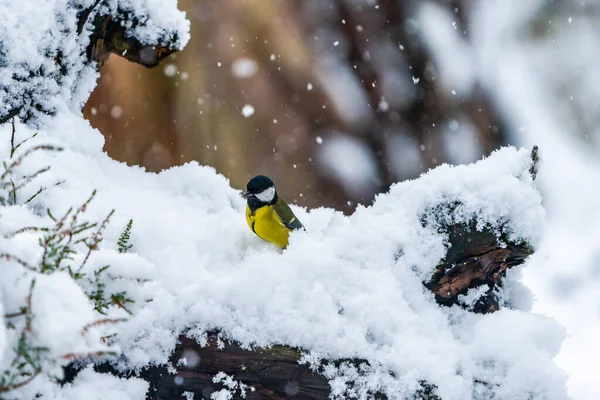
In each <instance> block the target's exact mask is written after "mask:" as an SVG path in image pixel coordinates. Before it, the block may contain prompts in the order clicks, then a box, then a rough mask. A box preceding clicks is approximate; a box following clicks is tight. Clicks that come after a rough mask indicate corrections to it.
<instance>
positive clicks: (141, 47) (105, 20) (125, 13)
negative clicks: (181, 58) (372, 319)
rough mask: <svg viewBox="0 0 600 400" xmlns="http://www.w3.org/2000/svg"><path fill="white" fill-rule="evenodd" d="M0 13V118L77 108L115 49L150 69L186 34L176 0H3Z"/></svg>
mask: <svg viewBox="0 0 600 400" xmlns="http://www.w3.org/2000/svg"><path fill="white" fill-rule="evenodd" d="M0 11H2V14H1V15H3V16H7V18H3V29H1V30H0V67H1V68H0V124H2V123H5V122H7V121H10V120H11V119H12V118H13V117H17V116H18V117H19V118H20V119H21V121H23V122H27V123H32V124H36V125H37V124H39V121H38V119H39V118H40V117H41V116H42V115H53V114H56V113H57V112H58V111H59V109H60V108H61V107H64V106H65V105H66V106H67V107H69V108H71V109H73V110H78V109H79V108H81V107H82V106H83V104H84V103H85V101H86V100H87V98H88V96H89V93H90V92H91V90H92V89H93V87H94V86H95V80H96V77H97V71H96V68H97V63H102V62H103V61H104V60H106V59H107V58H108V56H109V55H110V54H111V53H114V54H117V55H119V56H123V57H125V58H127V59H128V60H130V61H134V62H137V63H139V64H142V65H145V66H147V67H151V66H155V65H157V64H158V63H159V62H160V61H161V60H162V59H164V58H165V57H166V56H168V55H169V54H171V53H173V52H174V51H177V50H180V49H182V48H183V46H185V44H186V43H187V41H188V40H189V23H188V21H187V20H186V19H185V18H184V14H183V13H181V12H180V11H178V10H177V8H176V0H168V1H159V0H143V1H131V0H51V1H31V2H26V3H25V4H23V5H20V6H18V7H14V6H11V5H10V4H9V2H3V3H0ZM8 16H10V17H8Z"/></svg>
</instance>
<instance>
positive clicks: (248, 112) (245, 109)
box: [242, 104, 254, 118]
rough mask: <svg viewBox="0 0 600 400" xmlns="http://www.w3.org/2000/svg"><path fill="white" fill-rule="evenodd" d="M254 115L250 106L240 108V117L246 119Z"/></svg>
mask: <svg viewBox="0 0 600 400" xmlns="http://www.w3.org/2000/svg"><path fill="white" fill-rule="evenodd" d="M252 114H254V107H253V106H252V105H251V104H246V105H245V106H244V107H242V115H243V116H244V117H246V118H248V117H250V116H252Z"/></svg>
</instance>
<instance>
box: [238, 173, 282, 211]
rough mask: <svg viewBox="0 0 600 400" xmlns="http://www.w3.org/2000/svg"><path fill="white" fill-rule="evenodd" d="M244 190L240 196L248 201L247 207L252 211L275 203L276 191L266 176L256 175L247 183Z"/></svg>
mask: <svg viewBox="0 0 600 400" xmlns="http://www.w3.org/2000/svg"><path fill="white" fill-rule="evenodd" d="M246 190H247V191H246V192H244V193H242V196H243V197H244V198H245V199H246V200H247V201H248V206H249V207H250V209H252V210H256V209H258V208H261V207H263V206H266V205H269V204H275V203H277V190H276V189H275V184H274V183H273V181H272V180H271V179H270V178H269V177H268V176H264V175H256V176H255V177H254V178H252V179H250V180H249V181H248V184H247V185H246Z"/></svg>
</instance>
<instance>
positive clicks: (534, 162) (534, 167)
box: [529, 145, 540, 180]
mask: <svg viewBox="0 0 600 400" xmlns="http://www.w3.org/2000/svg"><path fill="white" fill-rule="evenodd" d="M538 161H540V157H539V155H538V147H537V145H536V146H533V148H532V149H531V167H530V168H529V173H530V174H531V177H532V178H533V180H535V178H536V176H537V173H538Z"/></svg>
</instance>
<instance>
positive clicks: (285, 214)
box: [241, 175, 304, 249]
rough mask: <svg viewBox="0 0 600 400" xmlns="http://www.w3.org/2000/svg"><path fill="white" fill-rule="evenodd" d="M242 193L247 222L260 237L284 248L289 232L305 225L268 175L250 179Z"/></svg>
mask: <svg viewBox="0 0 600 400" xmlns="http://www.w3.org/2000/svg"><path fill="white" fill-rule="evenodd" d="M241 194H242V197H243V198H245V199H246V222H248V226H249V227H250V229H251V230H252V232H254V233H256V235H257V236H258V237H259V238H261V239H263V240H266V241H268V242H271V243H275V244H276V245H277V246H279V247H281V248H283V249H285V248H286V247H287V245H288V237H289V234H290V232H291V231H293V230H298V229H304V225H302V223H301V222H300V220H299V219H298V218H297V217H296V216H295V215H294V213H293V212H292V210H291V209H290V206H288V205H287V203H286V202H285V200H283V198H281V196H279V194H278V193H277V189H275V184H274V183H273V181H272V180H271V179H270V178H269V177H268V176H265V175H257V176H255V177H254V178H252V179H250V180H249V181H248V184H247V185H246V192H242V193H241Z"/></svg>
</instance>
